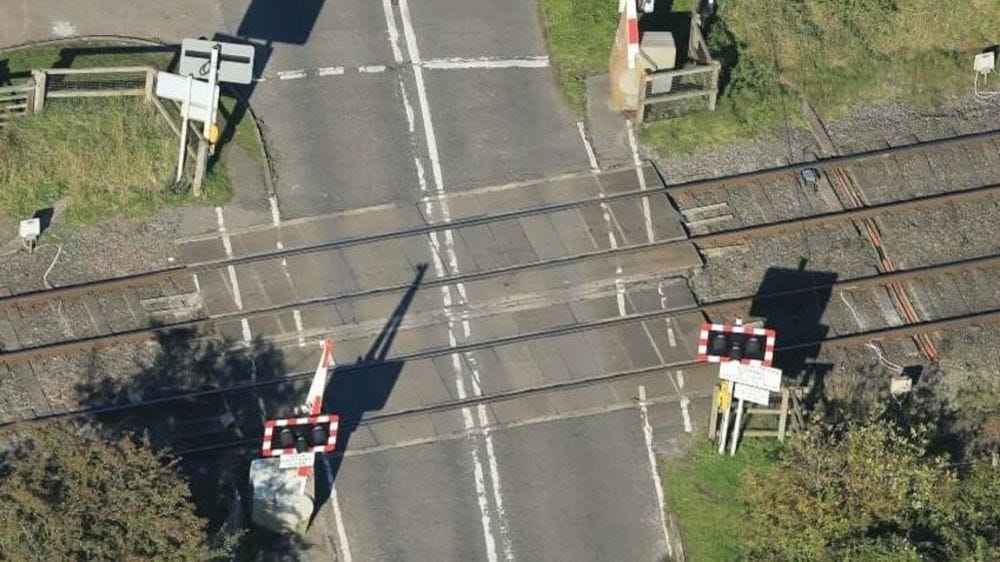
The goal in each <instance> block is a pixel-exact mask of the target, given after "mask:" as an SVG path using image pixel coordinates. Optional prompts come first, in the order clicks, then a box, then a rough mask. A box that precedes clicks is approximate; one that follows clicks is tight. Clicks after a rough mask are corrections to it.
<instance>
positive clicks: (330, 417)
mask: <svg viewBox="0 0 1000 562" xmlns="http://www.w3.org/2000/svg"><path fill="white" fill-rule="evenodd" d="M321 423H329V424H330V428H329V432H328V434H327V440H326V443H325V444H323V445H316V446H313V447H309V448H307V449H306V450H305V451H303V452H306V453H329V452H332V451H333V450H334V449H336V448H337V429H338V428H339V426H340V416H337V415H335V414H325V415H321V416H308V417H304V418H285V419H280V420H267V421H266V422H264V444H263V446H262V447H261V451H260V453H261V456H263V457H277V456H280V455H295V454H298V453H299V451H296V450H295V447H286V448H283V449H282V448H272V446H271V441H272V440H273V439H274V428H276V427H288V426H296V425H316V424H321Z"/></svg>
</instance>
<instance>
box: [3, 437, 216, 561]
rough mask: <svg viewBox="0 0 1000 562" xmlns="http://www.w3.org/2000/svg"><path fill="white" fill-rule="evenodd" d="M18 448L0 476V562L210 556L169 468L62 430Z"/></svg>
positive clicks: (121, 446)
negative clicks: (15, 561)
mask: <svg viewBox="0 0 1000 562" xmlns="http://www.w3.org/2000/svg"><path fill="white" fill-rule="evenodd" d="M18 441H19V443H20V446H19V447H18V449H17V450H16V452H14V453H12V454H11V458H10V459H9V461H8V462H7V463H5V465H4V471H3V475H2V478H0V559H3V560H17V561H21V560H206V559H210V558H212V556H213V552H212V550H211V549H210V548H209V546H208V545H207V538H208V537H207V533H206V522H205V521H204V520H203V519H201V518H200V517H198V516H197V515H196V514H195V512H194V510H193V507H192V503H191V497H190V491H189V490H188V487H187V484H186V482H185V481H184V479H183V478H182V477H181V475H180V474H179V472H178V469H177V464H176V461H175V460H172V459H170V458H167V457H164V456H162V455H158V454H157V453H155V452H154V451H153V450H152V449H150V448H149V447H148V445H146V444H145V443H142V442H139V441H136V440H135V439H133V438H130V437H125V438H122V439H120V440H118V441H116V442H113V443H109V442H106V441H103V440H101V439H99V438H96V437H90V436H85V435H81V434H80V433H79V432H76V431H73V430H71V429H70V428H68V427H64V426H55V425H53V426H45V427H38V428H34V429H32V430H30V431H29V432H27V434H22V435H19V436H18Z"/></svg>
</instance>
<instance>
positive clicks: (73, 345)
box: [0, 186, 1000, 365]
mask: <svg viewBox="0 0 1000 562" xmlns="http://www.w3.org/2000/svg"><path fill="white" fill-rule="evenodd" d="M648 195H649V192H648V191H634V192H626V193H621V194H615V195H613V196H608V197H605V198H595V199H588V200H585V201H575V202H572V203H566V204H558V205H553V206H546V207H542V208H532V209H528V210H525V211H517V212H511V213H502V214H498V215H496V216H488V217H474V218H472V219H469V220H465V221H462V223H461V224H463V225H466V226H470V225H481V224H484V223H487V222H492V221H499V220H511V219H513V218H521V217H523V216H525V214H527V215H529V216H530V215H535V214H540V213H542V212H555V211H553V209H555V210H556V211H562V210H566V209H568V208H573V207H576V206H580V205H599V204H601V203H602V202H607V201H608V200H609V199H612V198H614V199H624V198H626V197H628V198H635V197H645V196H648ZM997 195H1000V186H988V187H983V188H976V189H970V190H964V191H959V192H950V193H944V194H938V195H931V196H926V197H921V198H917V199H912V200H907V201H901V202H896V203H885V204H882V205H876V206H873V207H862V208H857V209H850V210H845V211H840V212H834V213H826V214H822V215H817V216H811V217H803V218H798V219H789V220H785V221H778V222H775V223H770V224H762V225H755V226H750V227H745V228H737V229H732V230H724V231H719V232H714V233H709V234H701V235H694V236H690V237H688V238H686V239H676V240H663V241H659V242H653V243H648V244H640V245H633V246H624V247H618V248H609V249H601V250H596V251H593V252H586V253H581V254H576V255H572V256H564V257H559V258H554V259H548V260H541V261H536V262H531V263H526V264H518V265H515V266H510V267H503V268H496V269H491V270H483V271H473V272H470V273H466V274H462V275H456V276H449V277H441V278H437V279H432V280H429V281H427V282H426V283H424V285H423V288H428V287H438V286H441V285H450V284H455V283H459V282H462V283H467V282H470V281H474V280H479V279H484V278H488V277H492V276H498V275H507V274H512V273H519V272H524V271H528V270H532V269H542V268H550V267H556V266H562V265H567V264H572V263H578V262H582V261H586V260H594V259H598V260H599V259H602V258H607V257H609V256H612V255H616V254H621V253H634V252H641V251H644V250H649V249H653V248H660V249H664V248H669V247H672V246H673V247H679V246H681V245H685V244H689V243H693V244H695V245H696V246H698V247H702V248H704V247H713V246H717V245H723V244H731V243H734V242H739V241H743V240H747V239H751V238H760V237H768V236H775V235H780V234H787V233H789V232H796V231H802V230H807V229H810V228H816V227H821V226H829V225H836V224H843V223H849V222H852V221H856V220H863V219H866V218H870V217H876V216H882V215H886V214H895V213H910V212H914V211H917V210H921V209H926V208H932V207H939V206H943V205H952V204H961V203H968V202H971V201H975V200H979V199H984V198H990V197H995V196H997ZM451 227H452V228H460V227H456V226H455V223H451ZM437 228H442V226H441V225H429V226H427V227H421V228H418V229H408V230H405V231H398V232H391V233H386V234H380V235H373V236H365V237H359V238H354V239H347V240H339V241H334V242H330V243H325V244H323V245H322V246H323V247H325V248H326V249H333V248H338V247H342V245H355V244H362V243H364V241H372V240H379V241H383V240H386V239H392V238H395V237H402V236H413V235H423V234H426V233H427V232H430V231H432V229H437ZM413 232H417V234H413ZM307 249H308V250H309V251H319V250H316V249H315V248H314V247H310V248H307ZM299 251H305V249H302V248H299V249H294V248H293V249H289V250H285V251H279V252H269V253H267V254H266V255H267V256H268V258H267V259H275V258H276V257H278V256H285V255H289V254H290V253H292V254H294V253H295V252H299ZM250 259H253V260H257V259H263V258H261V257H260V256H259V255H258V256H245V257H241V258H237V259H236V260H235V261H240V263H247V262H246V261H245V260H250ZM210 263H211V264H212V265H208V264H194V265H192V266H189V270H190V271H193V272H200V271H205V270H206V269H208V268H210V267H222V266H228V264H229V263H230V262H229V261H224V262H221V263H215V262H210ZM181 274H182V271H181V270H180V269H170V270H167V271H165V272H163V273H162V274H161V275H162V277H158V274H146V275H145V276H143V277H142V278H140V279H126V280H119V279H115V280H111V281H110V283H112V288H111V289H107V286H106V285H104V284H101V283H91V284H85V285H81V286H74V287H65V288H62V289H59V290H57V291H58V293H57V294H56V295H55V297H66V296H67V295H71V296H78V295H81V294H84V295H86V294H90V293H91V292H92V291H95V290H100V291H108V290H114V289H118V288H121V287H133V286H135V284H136V283H148V282H150V281H151V280H154V279H155V280H162V279H172V278H176V277H177V276H178V275H181ZM408 287H409V285H397V286H391V287H380V288H372V289H366V290H363V291H357V292H353V293H347V294H341V295H333V296H324V297H317V298H312V299H308V300H303V301H296V302H291V303H283V304H280V305H275V306H270V307H264V308H260V309H255V310H247V311H239V312H235V313H226V314H218V315H209V316H207V317H205V318H200V319H195V320H189V321H184V322H175V323H172V324H167V325H163V326H157V327H151V328H136V329H131V330H121V331H117V332H114V333H111V334H101V335H94V336H89V337H81V338H75V339H73V340H70V341H59V342H53V343H47V344H41V345H36V346H25V347H23V348H21V349H17V350H12V351H6V352H4V353H3V354H0V362H3V363H6V364H8V365H12V364H16V363H21V362H25V361H32V360H35V359H41V358H46V357H52V356H58V355H64V354H68V353H75V352H83V351H88V350H93V349H97V348H102V347H108V346H114V345H121V344H125V343H134V342H141V341H148V340H150V339H153V338H155V337H156V336H157V335H158V334H162V333H165V332H169V331H171V330H178V329H184V330H190V331H192V332H193V333H210V331H211V327H212V325H213V323H216V322H222V321H238V320H241V319H249V318H254V317H259V316H262V315H266V314H273V313H275V312H280V311H283V310H288V309H292V308H299V309H301V308H308V307H314V306H321V305H329V304H332V303H336V302H345V301H349V300H357V299H362V298H368V297H372V296H375V295H381V294H391V293H398V292H402V291H405V290H406V289H407V288H408ZM44 295H45V292H40V293H29V294H27V295H24V298H26V299H28V301H29V302H32V303H34V302H40V301H41V300H43V297H44ZM20 302H21V301H20V297H18V296H14V297H6V298H5V299H3V300H0V307H3V306H5V305H6V306H11V305H12V304H20Z"/></svg>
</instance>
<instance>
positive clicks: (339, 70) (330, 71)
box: [316, 66, 344, 76]
mask: <svg viewBox="0 0 1000 562" xmlns="http://www.w3.org/2000/svg"><path fill="white" fill-rule="evenodd" d="M343 73H344V67H342V66H324V67H321V68H318V69H316V74H319V75H320V76H340V75H341V74H343Z"/></svg>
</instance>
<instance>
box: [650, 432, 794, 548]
mask: <svg viewBox="0 0 1000 562" xmlns="http://www.w3.org/2000/svg"><path fill="white" fill-rule="evenodd" d="M780 447H781V444H780V443H778V442H777V441H775V440H770V439H768V440H761V439H748V440H746V441H745V442H744V443H742V444H741V445H740V449H739V450H738V451H737V452H736V456H734V457H730V456H729V455H720V454H718V453H717V452H716V450H715V447H713V446H712V445H711V444H710V443H703V444H701V445H699V446H696V447H694V448H692V449H691V451H689V452H688V454H687V455H686V456H685V457H683V458H680V459H670V460H667V459H660V475H661V476H662V478H663V488H664V494H665V495H666V500H667V505H668V506H669V509H670V510H671V512H672V513H673V514H674V516H675V517H676V518H677V523H678V525H679V526H680V529H681V540H682V541H683V542H684V550H685V553H686V554H687V559H688V560H690V561H691V562H726V561H736V560H741V559H742V555H743V549H742V547H741V545H740V541H739V534H740V521H741V520H742V518H743V514H744V510H745V507H744V504H743V502H742V501H741V500H740V489H741V485H742V474H743V470H744V469H745V468H747V467H765V466H770V465H772V464H774V463H775V462H776V459H777V454H778V451H779V450H780Z"/></svg>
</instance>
